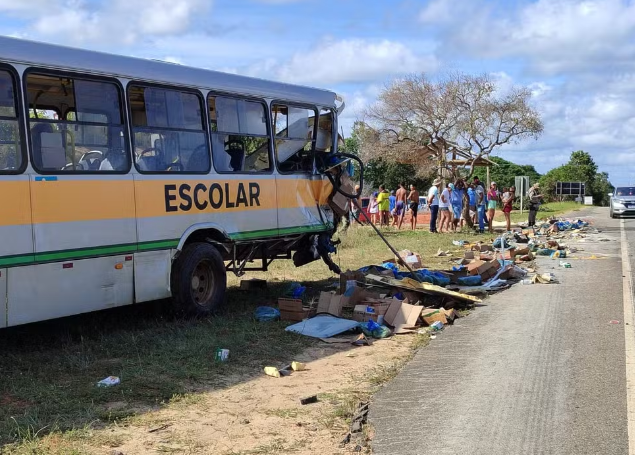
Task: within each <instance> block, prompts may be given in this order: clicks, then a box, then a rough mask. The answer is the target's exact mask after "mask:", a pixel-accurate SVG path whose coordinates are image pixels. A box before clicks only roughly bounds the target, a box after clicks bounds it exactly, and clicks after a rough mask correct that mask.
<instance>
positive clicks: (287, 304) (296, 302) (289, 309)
mask: <svg viewBox="0 0 635 455" xmlns="http://www.w3.org/2000/svg"><path fill="white" fill-rule="evenodd" d="M278 309H279V310H280V319H281V320H282V321H293V322H300V321H303V320H305V319H306V318H308V317H309V316H311V309H310V308H308V307H305V306H303V304H302V300H300V299H289V298H286V297H280V298H279V299H278Z"/></svg>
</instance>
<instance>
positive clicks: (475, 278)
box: [456, 275, 483, 286]
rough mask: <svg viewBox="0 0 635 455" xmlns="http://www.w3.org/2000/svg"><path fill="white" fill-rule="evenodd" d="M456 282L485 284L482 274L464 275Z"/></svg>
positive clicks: (470, 284)
mask: <svg viewBox="0 0 635 455" xmlns="http://www.w3.org/2000/svg"><path fill="white" fill-rule="evenodd" d="M456 282H457V283H458V284H460V285H461V286H480V285H481V284H483V280H481V276H480V275H474V276H462V277H459V278H457V279H456Z"/></svg>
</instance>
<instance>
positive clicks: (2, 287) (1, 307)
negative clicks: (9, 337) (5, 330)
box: [0, 269, 7, 328]
mask: <svg viewBox="0 0 635 455" xmlns="http://www.w3.org/2000/svg"><path fill="white" fill-rule="evenodd" d="M6 326H7V269H0V328H2V327H6Z"/></svg>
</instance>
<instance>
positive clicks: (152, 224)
mask: <svg viewBox="0 0 635 455" xmlns="http://www.w3.org/2000/svg"><path fill="white" fill-rule="evenodd" d="M134 178H135V197H136V212H137V217H138V218H137V232H138V236H139V243H140V246H141V247H144V245H145V244H148V243H152V242H159V241H176V244H178V241H179V239H180V238H181V237H182V236H183V234H184V233H185V231H187V230H188V229H189V228H190V226H192V225H194V224H199V223H201V224H204V223H214V224H216V225H218V226H220V227H221V228H222V229H223V230H224V231H225V232H227V233H229V234H230V236H231V237H234V235H231V234H235V237H236V238H241V236H243V235H244V234H245V233H252V234H253V235H252V237H253V238H256V237H258V236H259V235H262V236H275V235H277V233H278V220H277V216H278V209H277V205H276V183H275V177H274V176H273V175H271V176H267V177H261V176H259V177H252V176H248V175H237V176H225V175H223V176H220V177H219V178H217V177H212V176H208V175H201V176H199V177H195V176H189V175H188V176H182V177H181V176H179V178H174V177H172V176H169V177H168V176H161V175H139V174H136V175H135V176H134ZM163 246H164V247H166V245H163ZM171 246H173V245H171V244H169V245H167V247H171ZM174 246H176V245H174Z"/></svg>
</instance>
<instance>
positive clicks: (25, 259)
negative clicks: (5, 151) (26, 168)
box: [0, 175, 33, 267]
mask: <svg viewBox="0 0 635 455" xmlns="http://www.w3.org/2000/svg"><path fill="white" fill-rule="evenodd" d="M30 262H33V230H32V226H31V194H30V189H29V177H28V176H27V175H3V176H1V177H0V267H2V266H7V265H16V264H26V263H30Z"/></svg>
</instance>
